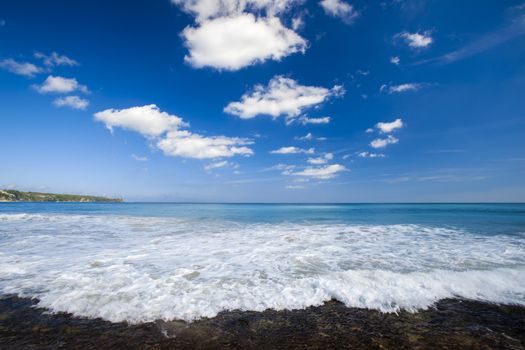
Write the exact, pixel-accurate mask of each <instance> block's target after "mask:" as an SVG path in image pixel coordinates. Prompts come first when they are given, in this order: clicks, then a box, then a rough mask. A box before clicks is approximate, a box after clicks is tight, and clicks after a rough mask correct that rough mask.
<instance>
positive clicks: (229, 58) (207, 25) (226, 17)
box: [172, 0, 308, 71]
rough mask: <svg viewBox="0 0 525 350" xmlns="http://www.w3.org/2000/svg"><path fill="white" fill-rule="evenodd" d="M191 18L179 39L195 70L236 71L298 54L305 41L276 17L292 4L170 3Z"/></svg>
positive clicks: (270, 0) (243, 0) (290, 0)
mask: <svg viewBox="0 0 525 350" xmlns="http://www.w3.org/2000/svg"><path fill="white" fill-rule="evenodd" d="M172 2H173V3H174V4H175V5H177V6H179V7H180V8H181V9H182V10H184V11H186V12H187V13H190V14H192V15H193V16H194V17H195V21H196V25H195V26H188V27H186V28H185V29H184V30H183V32H182V33H181V37H182V38H183V39H184V43H185V46H186V47H187V48H188V51H189V53H188V54H187V55H186V56H185V61H186V62H188V63H189V64H190V65H192V66H193V67H196V68H202V67H212V68H216V69H224V70H231V71H234V70H239V69H241V68H243V67H247V66H250V65H253V64H256V63H262V62H264V61H267V60H280V59H282V58H283V57H286V56H289V55H291V54H293V53H297V52H302V53H304V52H305V50H306V48H307V45H308V43H307V41H306V40H305V39H303V38H302V37H301V36H300V35H299V34H297V33H296V32H295V31H294V29H290V28H287V27H286V26H284V25H283V23H282V22H281V20H280V18H279V17H278V15H279V14H280V13H282V12H284V11H285V10H287V9H288V8H289V7H290V6H292V5H293V4H294V3H295V2H299V1H298V0H172Z"/></svg>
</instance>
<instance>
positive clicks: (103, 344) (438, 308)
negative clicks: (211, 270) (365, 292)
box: [0, 296, 525, 349]
mask: <svg viewBox="0 0 525 350" xmlns="http://www.w3.org/2000/svg"><path fill="white" fill-rule="evenodd" d="M36 303H37V300H35V299H28V298H19V297H15V296H4V297H2V298H0V348H2V349H21V348H38V349H56V348H60V347H63V348H76V349H166V348H177V349H194V348H198V349H260V348H262V349H270V348H271V349H296V348H305V347H307V348H314V349H317V348H319V349H321V348H322V349H327V348H331V349H336V348H339V349H340V348H352V349H379V348H387V349H413V348H419V349H436V348H449V349H451V348H454V349H487V348H489V349H490V348H499V349H525V307H522V306H516V305H499V304H491V303H485V302H478V301H472V300H461V299H445V300H441V301H439V302H437V303H436V305H435V306H434V307H433V308H430V309H427V310H421V311H418V312H416V313H409V312H405V311H403V312H400V313H398V314H395V313H381V312H379V311H375V310H368V309H359V308H349V307H346V306H344V305H343V304H342V303H340V302H337V301H329V302H326V303H325V304H323V305H321V306H313V307H308V308H306V309H301V310H283V311H274V310H266V311H263V312H255V311H225V312H221V313H220V314H219V315H217V316H216V317H213V318H208V319H206V318H205V319H201V320H197V321H194V322H192V323H186V322H183V321H169V322H165V321H156V322H149V323H142V324H138V325H128V324H126V323H111V322H108V321H104V320H102V319H87V318H80V317H75V316H73V315H70V314H65V313H57V314H50V313H49V312H47V311H46V310H45V309H41V308H36V307H34V306H35V305H36Z"/></svg>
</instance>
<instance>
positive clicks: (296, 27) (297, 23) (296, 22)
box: [292, 17, 304, 31]
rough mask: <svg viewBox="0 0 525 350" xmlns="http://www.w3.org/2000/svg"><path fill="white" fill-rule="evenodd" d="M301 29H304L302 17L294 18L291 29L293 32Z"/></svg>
mask: <svg viewBox="0 0 525 350" xmlns="http://www.w3.org/2000/svg"><path fill="white" fill-rule="evenodd" d="M302 27H304V21H303V18H302V17H295V18H293V19H292V29H293V30H294V31H298V30H299V29H301V28H302Z"/></svg>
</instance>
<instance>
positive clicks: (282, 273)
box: [0, 214, 525, 323]
mask: <svg viewBox="0 0 525 350" xmlns="http://www.w3.org/2000/svg"><path fill="white" fill-rule="evenodd" d="M0 292H1V293H3V294H17V295H20V296H26V297H36V298H38V299H39V300H40V302H39V305H40V306H43V307H46V308H49V309H50V310H52V311H65V312H71V313H73V314H75V315H78V316H87V317H102V318H104V319H107V320H110V321H123V320H126V321H129V322H133V323H135V322H142V321H152V320H156V319H165V320H172V319H184V320H195V319H198V318H201V317H212V316H215V315H216V314H217V313H218V312H220V311H223V310H233V309H240V310H256V311H262V310H265V309H268V308H272V309H276V310H282V309H297V308H304V307H307V306H311V305H320V304H322V303H323V302H325V301H327V300H330V299H331V298H335V299H337V300H339V301H341V302H343V303H345V304H346V305H348V306H351V307H363V308H370V309H377V310H381V311H384V312H395V311H398V310H400V309H405V310H409V311H415V310H418V309H424V308H427V307H429V306H431V305H432V304H433V303H435V302H436V301H437V300H440V299H443V298H448V297H463V298H471V299H477V300H483V301H489V302H498V303H514V304H521V305H525V236H524V235H523V234H514V235H493V236H489V235H481V234H476V233H472V232H465V231H462V230H459V229H452V228H443V227H431V226H422V225H351V224H319V223H307V222H304V223H279V224H261V223H238V222H229V221H221V220H200V221H196V220H183V219H177V218H166V217H165V218H158V217H134V216H102V215H99V216H97V215H57V214H42V215H41V214H0Z"/></svg>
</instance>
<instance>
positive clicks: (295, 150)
mask: <svg viewBox="0 0 525 350" xmlns="http://www.w3.org/2000/svg"><path fill="white" fill-rule="evenodd" d="M270 153H271V154H299V153H304V154H314V153H315V149H314V148H309V149H303V148H298V147H295V146H289V147H281V148H279V149H276V150H273V151H270Z"/></svg>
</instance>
